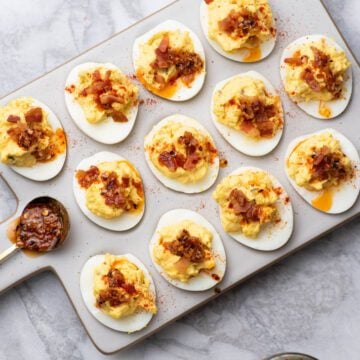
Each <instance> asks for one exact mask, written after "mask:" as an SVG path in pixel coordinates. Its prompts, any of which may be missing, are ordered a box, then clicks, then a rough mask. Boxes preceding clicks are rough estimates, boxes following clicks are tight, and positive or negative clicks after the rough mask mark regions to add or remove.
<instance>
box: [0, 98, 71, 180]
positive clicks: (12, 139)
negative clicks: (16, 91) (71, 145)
mask: <svg viewBox="0 0 360 360" xmlns="http://www.w3.org/2000/svg"><path fill="white" fill-rule="evenodd" d="M0 158H1V162H2V163H4V164H6V165H9V166H10V167H11V168H12V169H13V170H14V171H15V172H17V173H18V174H20V175H22V176H24V177H26V178H28V179H31V180H35V181H46V180H50V179H52V178H53V177H55V176H56V175H58V174H59V173H60V171H61V170H62V168H63V166H64V163H65V159H66V137H65V133H64V130H63V128H62V125H61V123H60V121H59V119H58V118H57V117H56V115H55V114H54V113H53V112H52V111H51V110H50V109H49V108H48V107H47V106H46V105H45V104H43V103H41V102H40V101H38V100H35V99H33V98H31V97H22V98H18V99H14V100H11V101H10V102H8V103H7V104H6V105H5V106H1V107H0Z"/></svg>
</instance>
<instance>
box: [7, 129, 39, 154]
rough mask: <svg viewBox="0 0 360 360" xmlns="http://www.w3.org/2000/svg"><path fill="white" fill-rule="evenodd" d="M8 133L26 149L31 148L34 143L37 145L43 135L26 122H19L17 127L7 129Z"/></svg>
mask: <svg viewBox="0 0 360 360" xmlns="http://www.w3.org/2000/svg"><path fill="white" fill-rule="evenodd" d="M7 134H8V135H9V136H10V138H11V139H12V140H13V141H14V142H16V143H17V144H18V145H19V146H20V147H22V148H23V149H25V150H29V149H30V148H31V147H32V146H33V145H35V144H36V143H37V141H38V138H39V136H40V135H41V133H40V132H39V131H37V130H36V131H35V130H33V129H31V128H29V127H28V126H26V125H25V124H19V125H17V126H15V127H11V128H10V129H8V130H7Z"/></svg>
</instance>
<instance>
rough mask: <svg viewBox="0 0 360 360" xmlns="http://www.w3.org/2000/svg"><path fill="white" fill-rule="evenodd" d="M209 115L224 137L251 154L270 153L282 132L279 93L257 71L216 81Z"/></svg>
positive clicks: (282, 123) (282, 120) (235, 146)
mask: <svg viewBox="0 0 360 360" xmlns="http://www.w3.org/2000/svg"><path fill="white" fill-rule="evenodd" d="M211 115H212V120H213V122H214V125H215V126H216V128H217V129H218V130H219V132H220V134H221V135H222V136H223V137H224V138H225V140H227V141H228V142H229V143H230V144H231V145H232V146H233V147H234V148H235V149H237V150H239V151H240V152H242V153H244V154H246V155H250V156H262V155H265V154H268V153H269V152H271V151H272V150H273V149H274V148H275V147H276V146H277V145H278V143H279V141H280V139H281V136H282V133H283V125H284V116H283V109H282V104H281V99H280V96H279V95H278V94H277V92H276V90H275V89H274V87H273V86H272V84H271V83H270V82H269V80H267V79H266V78H265V77H264V76H262V75H261V74H259V73H258V72H256V71H249V72H246V73H243V74H238V75H235V76H232V77H231V78H229V79H226V80H223V81H221V82H220V83H218V84H217V85H216V86H215V89H214V92H213V96H212V102H211Z"/></svg>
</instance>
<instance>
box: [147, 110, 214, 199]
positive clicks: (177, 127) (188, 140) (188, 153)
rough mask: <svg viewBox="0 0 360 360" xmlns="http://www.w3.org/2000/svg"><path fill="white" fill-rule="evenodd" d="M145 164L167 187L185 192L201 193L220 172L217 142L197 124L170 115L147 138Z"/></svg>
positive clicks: (178, 115)
mask: <svg viewBox="0 0 360 360" xmlns="http://www.w3.org/2000/svg"><path fill="white" fill-rule="evenodd" d="M144 149H145V157H146V162H147V164H148V165H149V167H150V170H151V171H152V172H153V174H154V175H155V176H156V177H157V179H158V180H159V181H160V182H162V183H163V184H164V185H165V186H167V187H168V188H170V189H173V190H175V191H179V192H184V193H188V194H190V193H199V192H202V191H205V190H207V189H208V188H209V187H211V186H212V185H213V184H214V182H215V181H216V178H217V176H218V173H219V156H218V151H217V149H216V147H215V144H214V141H213V139H212V138H211V136H210V134H209V133H208V132H207V130H206V129H205V128H204V127H203V126H202V125H200V124H199V123H198V122H197V121H195V120H193V119H191V118H189V117H187V116H184V115H180V114H177V115H171V116H169V117H167V118H165V119H163V120H161V121H160V122H159V123H158V124H156V125H155V126H154V127H153V129H152V130H151V131H150V132H149V134H148V135H146V137H145V142H144Z"/></svg>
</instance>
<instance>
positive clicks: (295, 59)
mask: <svg viewBox="0 0 360 360" xmlns="http://www.w3.org/2000/svg"><path fill="white" fill-rule="evenodd" d="M284 62H285V64H288V65H292V66H301V65H302V64H303V62H302V60H301V58H300V57H291V58H286V59H285V60H284Z"/></svg>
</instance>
